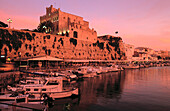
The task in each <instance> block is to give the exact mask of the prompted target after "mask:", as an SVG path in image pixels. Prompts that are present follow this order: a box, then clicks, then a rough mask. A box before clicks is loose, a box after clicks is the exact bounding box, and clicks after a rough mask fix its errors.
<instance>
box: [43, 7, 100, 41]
mask: <svg viewBox="0 0 170 111" xmlns="http://www.w3.org/2000/svg"><path fill="white" fill-rule="evenodd" d="M46 21H51V22H52V23H53V24H54V30H53V32H52V34H55V35H65V36H67V37H74V38H77V39H79V40H84V41H91V42H96V41H97V32H96V31H95V30H94V29H90V28H89V22H87V21H84V20H83V17H80V16H76V15H73V14H69V13H66V12H62V11H61V10H60V8H58V9H55V8H53V5H51V6H50V7H47V8H46V14H45V15H44V16H40V23H43V22H46Z"/></svg>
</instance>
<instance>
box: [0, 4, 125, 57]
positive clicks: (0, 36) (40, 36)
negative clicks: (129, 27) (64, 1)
mask: <svg viewBox="0 0 170 111" xmlns="http://www.w3.org/2000/svg"><path fill="white" fill-rule="evenodd" d="M46 21H51V22H52V23H53V24H54V31H52V33H51V34H46V33H38V32H31V31H24V30H15V29H9V28H0V55H4V56H5V57H6V58H10V59H11V60H15V59H17V58H19V59H20V58H34V57H37V56H46V55H48V56H52V57H57V58H62V59H74V60H75V59H77V60H122V59H126V56H125V49H124V44H123V41H122V38H121V37H115V36H112V35H104V36H99V37H97V33H96V31H94V29H90V28H89V22H87V21H84V20H83V17H79V16H76V15H72V14H69V13H65V12H62V11H61V10H60V9H55V8H53V6H52V5H51V6H50V7H48V8H46V15H44V16H41V17H40V23H43V22H46Z"/></svg>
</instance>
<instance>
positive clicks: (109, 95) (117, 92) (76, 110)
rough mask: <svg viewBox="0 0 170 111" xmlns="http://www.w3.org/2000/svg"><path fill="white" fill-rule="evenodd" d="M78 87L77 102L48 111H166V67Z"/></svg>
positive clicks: (169, 73) (169, 98)
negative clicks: (78, 95) (79, 94)
mask: <svg viewBox="0 0 170 111" xmlns="http://www.w3.org/2000/svg"><path fill="white" fill-rule="evenodd" d="M78 84H79V87H80V92H81V96H80V97H79V98H74V99H71V98H66V99H59V100H56V101H55V102H54V106H53V107H52V108H50V111H170V67H151V68H143V69H136V70H126V71H124V72H121V73H116V72H113V73H105V74H101V75H100V76H99V77H95V78H86V79H84V80H83V81H79V82H78ZM1 92H3V89H1ZM37 107H38V105H37Z"/></svg>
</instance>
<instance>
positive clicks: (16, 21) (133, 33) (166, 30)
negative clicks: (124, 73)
mask: <svg viewBox="0 0 170 111" xmlns="http://www.w3.org/2000/svg"><path fill="white" fill-rule="evenodd" d="M50 5H53V6H54V7H55V8H60V9H61V10H62V11H64V12H68V13H71V14H75V15H78V16H81V17H83V18H84V19H85V20H87V21H89V23H90V27H91V28H94V29H95V30H96V31H97V34H98V35H106V34H110V35H114V34H115V32H116V31H118V32H119V33H118V34H119V35H120V36H121V37H122V39H123V41H124V42H125V43H127V44H132V45H135V47H139V46H143V47H149V48H152V49H155V50H170V13H169V11H170V7H169V6H170V1H169V0H85V1H82V0H56V1H52V0H48V1H47V0H46V1H45V0H29V1H25V0H1V1H0V15H1V16H0V21H2V22H4V23H6V24H8V22H7V19H9V18H11V20H12V23H11V25H10V26H11V28H15V29H35V28H37V26H38V25H39V23H40V20H39V17H40V16H42V15H44V14H45V11H46V10H45V8H46V7H49V6H50Z"/></svg>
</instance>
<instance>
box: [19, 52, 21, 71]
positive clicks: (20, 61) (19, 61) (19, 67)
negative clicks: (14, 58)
mask: <svg viewBox="0 0 170 111" xmlns="http://www.w3.org/2000/svg"><path fill="white" fill-rule="evenodd" d="M20 66H21V52H19V70H20Z"/></svg>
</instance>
